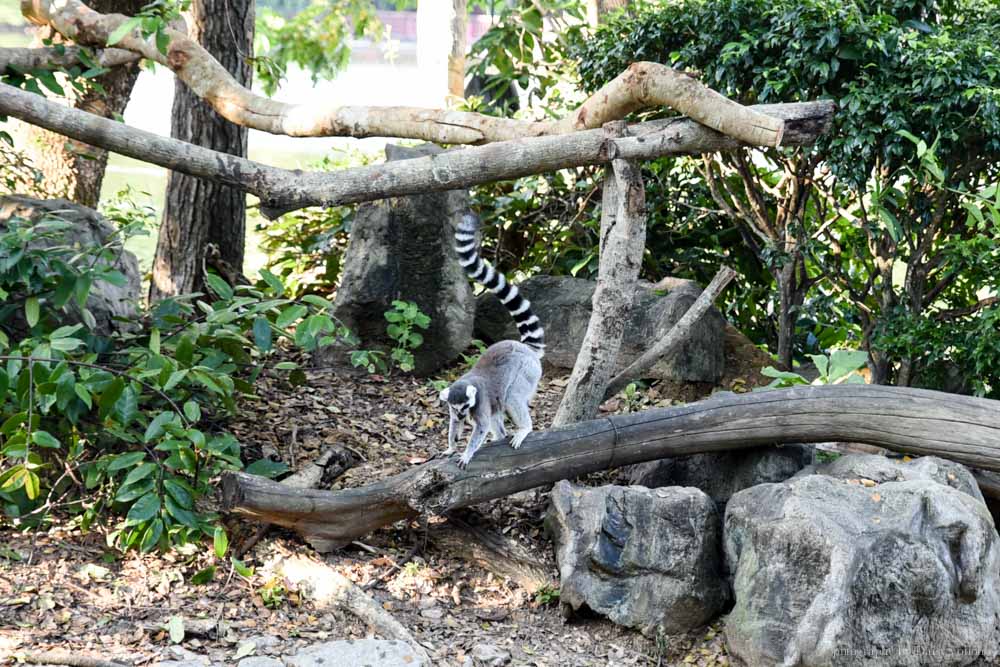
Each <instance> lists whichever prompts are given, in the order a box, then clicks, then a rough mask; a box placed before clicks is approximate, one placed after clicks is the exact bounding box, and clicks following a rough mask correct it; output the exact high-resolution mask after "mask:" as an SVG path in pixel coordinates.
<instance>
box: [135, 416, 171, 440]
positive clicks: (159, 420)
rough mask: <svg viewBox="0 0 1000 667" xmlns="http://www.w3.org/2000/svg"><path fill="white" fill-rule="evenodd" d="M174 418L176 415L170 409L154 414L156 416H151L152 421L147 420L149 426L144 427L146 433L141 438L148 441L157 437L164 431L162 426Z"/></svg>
mask: <svg viewBox="0 0 1000 667" xmlns="http://www.w3.org/2000/svg"><path fill="white" fill-rule="evenodd" d="M176 418H177V415H176V414H175V413H174V412H172V411H170V410H168V411H166V412H161V413H160V414H158V415H156V417H154V418H153V421H151V422H149V426H147V427H146V433H145V434H144V435H143V436H142V439H143V440H145V441H146V442H149V441H150V440H155V439H156V438H159V437H160V436H161V435H163V434H164V433H166V429H165V428H164V426H166V425H167V424H169V423H170V422H172V421H173V420H174V419H176Z"/></svg>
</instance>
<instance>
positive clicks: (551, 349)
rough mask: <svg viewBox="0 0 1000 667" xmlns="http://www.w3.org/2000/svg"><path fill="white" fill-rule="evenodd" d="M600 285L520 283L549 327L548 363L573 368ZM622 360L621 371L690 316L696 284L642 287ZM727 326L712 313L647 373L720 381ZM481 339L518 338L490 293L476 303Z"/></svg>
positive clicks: (545, 279) (538, 279) (544, 280)
mask: <svg viewBox="0 0 1000 667" xmlns="http://www.w3.org/2000/svg"><path fill="white" fill-rule="evenodd" d="M595 286H596V283H594V282H591V281H589V280H581V279H579V278H569V277H555V276H535V277H533V278H529V279H528V280H526V281H524V283H523V284H521V285H519V287H520V289H521V291H522V292H523V293H524V294H525V296H527V298H528V299H529V300H530V301H531V305H532V307H533V308H534V310H535V313H536V314H537V315H538V318H539V319H540V320H541V322H542V326H543V327H545V344H546V348H545V362H546V363H547V364H550V365H552V366H555V367H557V368H572V367H573V364H574V363H575V362H576V356H577V353H578V352H579V351H580V345H581V344H582V343H583V337H584V334H585V333H586V331H587V323H588V322H589V321H590V313H591V300H592V298H593V296H594V288H595ZM638 289H639V291H638V293H637V294H636V300H635V304H634V306H633V308H632V313H631V316H630V319H629V323H628V325H627V326H626V327H625V339H624V340H623V341H622V349H621V353H620V354H619V358H618V366H617V368H618V369H619V370H620V369H621V368H624V367H625V366H626V365H628V364H629V363H631V362H632V361H633V360H634V359H635V358H636V357H638V356H639V355H640V354H642V353H643V352H645V351H646V350H647V349H648V348H649V346H650V345H651V344H652V342H653V341H655V340H658V339H660V338H662V337H663V336H664V335H666V333H667V332H668V331H669V330H670V328H671V327H672V326H673V325H674V324H675V323H676V322H677V321H678V320H679V319H680V318H681V317H682V316H683V315H684V313H685V312H687V309H688V308H689V307H690V306H691V304H693V303H694V301H695V299H697V298H698V295H699V294H700V293H701V291H700V289H698V288H697V287H696V286H694V285H693V284H687V283H679V284H678V286H677V288H676V289H674V290H673V291H671V292H669V293H668V294H667V295H666V296H661V295H660V294H657V292H656V291H655V290H654V289H653V288H652V286H651V285H649V284H641V285H640V286H639V288H638ZM725 327H726V322H725V320H724V319H723V317H722V315H721V313H719V311H718V310H716V309H715V308H711V309H709V311H708V312H707V313H706V314H705V316H704V317H702V318H701V320H699V321H698V322H697V323H696V324H695V326H694V328H693V329H692V332H691V335H690V336H689V337H688V338H687V340H685V341H684V342H683V343H681V344H680V346H679V347H678V348H677V349H676V350H675V351H674V352H673V353H672V354H670V355H668V356H667V357H665V358H663V359H660V361H658V362H657V363H656V365H654V366H653V368H652V369H650V371H648V373H647V374H646V376H647V377H650V378H659V379H665V380H676V381H681V382H709V383H713V384H714V383H716V382H717V381H718V380H719V378H721V377H722V374H723V371H724V370H725V355H724V348H723V341H724V332H725ZM476 335H477V336H479V337H480V338H482V339H483V340H485V341H487V342H495V341H497V340H501V339H504V338H517V329H516V327H515V326H514V323H513V321H512V320H511V317H510V315H509V314H508V313H507V311H506V309H504V307H503V304H501V303H500V300H499V299H497V297H496V296H495V295H493V294H491V293H487V294H484V295H483V296H481V297H479V299H478V300H477V303H476Z"/></svg>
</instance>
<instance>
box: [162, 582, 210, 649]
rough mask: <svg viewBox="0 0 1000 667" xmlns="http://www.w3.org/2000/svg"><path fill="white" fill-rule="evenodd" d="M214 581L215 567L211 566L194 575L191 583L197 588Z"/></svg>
mask: <svg viewBox="0 0 1000 667" xmlns="http://www.w3.org/2000/svg"><path fill="white" fill-rule="evenodd" d="M213 579H215V566H214V565H210V566H209V567H206V568H204V569H202V570H198V571H197V572H195V573H194V575H192V576H191V583H192V584H194V585H195V586H201V585H202V584H207V583H208V582H210V581H212V580H213ZM171 638H172V637H171Z"/></svg>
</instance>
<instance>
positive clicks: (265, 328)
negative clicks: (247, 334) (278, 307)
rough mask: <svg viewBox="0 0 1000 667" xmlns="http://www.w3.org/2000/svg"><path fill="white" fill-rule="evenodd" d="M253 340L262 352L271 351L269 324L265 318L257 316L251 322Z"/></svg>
mask: <svg viewBox="0 0 1000 667" xmlns="http://www.w3.org/2000/svg"><path fill="white" fill-rule="evenodd" d="M253 339H254V343H256V344H257V347H258V348H260V350H261V351H262V352H269V351H270V350H271V323H270V322H268V321H267V318H266V317H263V316H258V317H257V319H255V320H254V321H253Z"/></svg>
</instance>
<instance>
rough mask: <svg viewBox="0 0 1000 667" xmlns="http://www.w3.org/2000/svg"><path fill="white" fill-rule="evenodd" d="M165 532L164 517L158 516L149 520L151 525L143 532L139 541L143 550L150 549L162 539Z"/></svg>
mask: <svg viewBox="0 0 1000 667" xmlns="http://www.w3.org/2000/svg"><path fill="white" fill-rule="evenodd" d="M162 534H163V519H160V518H156V519H154V520H152V521H150V522H149V527H148V528H146V530H145V532H144V533H143V534H142V541H141V542H140V543H139V549H140V550H141V551H150V550H151V549H152V548H153V547H155V546H156V543H157V542H159V541H160V535H162Z"/></svg>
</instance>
